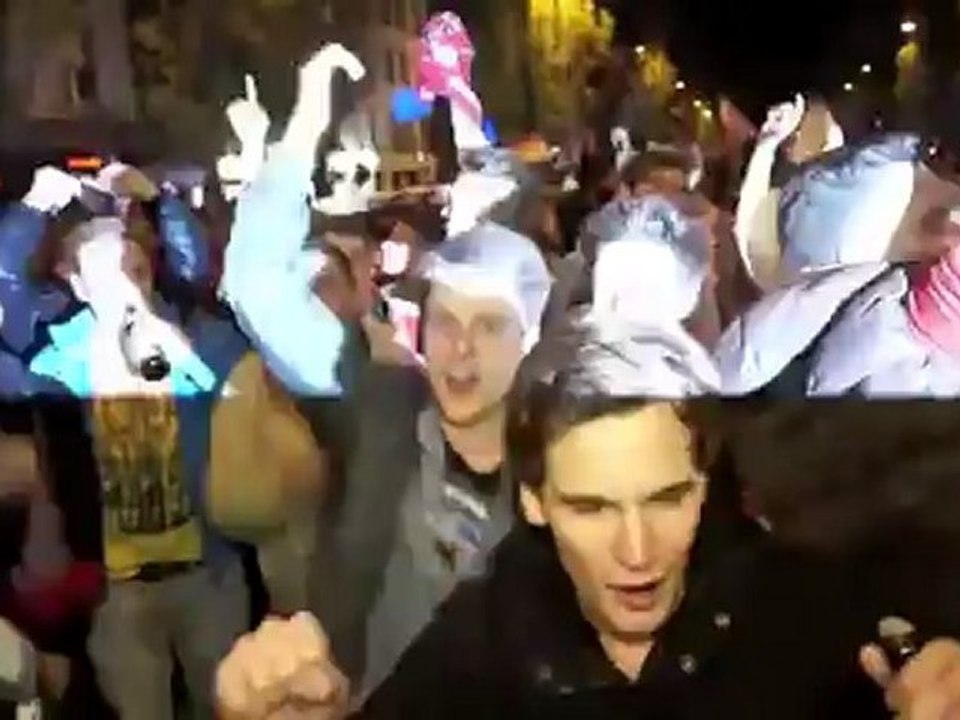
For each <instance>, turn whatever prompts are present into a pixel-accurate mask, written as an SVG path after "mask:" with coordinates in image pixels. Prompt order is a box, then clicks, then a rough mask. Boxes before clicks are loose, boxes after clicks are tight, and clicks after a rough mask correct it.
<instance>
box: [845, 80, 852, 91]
mask: <svg viewBox="0 0 960 720" xmlns="http://www.w3.org/2000/svg"><path fill="white" fill-rule="evenodd" d="M843 89H844V90H846V91H847V92H853V83H850V82H848V83H844V84H843Z"/></svg>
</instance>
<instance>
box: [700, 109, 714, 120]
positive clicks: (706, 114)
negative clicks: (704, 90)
mask: <svg viewBox="0 0 960 720" xmlns="http://www.w3.org/2000/svg"><path fill="white" fill-rule="evenodd" d="M701 113H702V114H703V119H704V120H713V110H711V109H710V108H704V109H703V110H702V111H701Z"/></svg>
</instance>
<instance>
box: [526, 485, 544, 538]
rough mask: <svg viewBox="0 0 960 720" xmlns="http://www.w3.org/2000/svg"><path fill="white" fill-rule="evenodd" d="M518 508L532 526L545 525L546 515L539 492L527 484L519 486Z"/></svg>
mask: <svg viewBox="0 0 960 720" xmlns="http://www.w3.org/2000/svg"><path fill="white" fill-rule="evenodd" d="M520 509H521V510H522V511H523V517H524V519H525V520H526V521H527V522H528V523H530V524H531V525H533V526H534V527H541V528H542V527H546V526H547V525H548V523H547V517H546V513H545V512H544V511H543V499H542V497H541V495H540V493H539V492H537V491H536V490H534V489H533V488H531V487H530V486H529V485H521V486H520Z"/></svg>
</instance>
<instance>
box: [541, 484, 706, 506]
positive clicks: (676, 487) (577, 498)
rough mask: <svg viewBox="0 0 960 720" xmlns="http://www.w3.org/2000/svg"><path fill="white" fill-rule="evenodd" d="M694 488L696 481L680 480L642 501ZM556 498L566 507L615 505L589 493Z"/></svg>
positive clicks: (558, 495)
mask: <svg viewBox="0 0 960 720" xmlns="http://www.w3.org/2000/svg"><path fill="white" fill-rule="evenodd" d="M695 486H696V480H694V479H693V478H689V479H687V480H682V481H680V482H677V483H674V484H673V485H667V486H666V487H662V488H660V489H659V490H656V491H654V492H652V493H650V494H649V495H647V496H645V497H644V498H643V501H648V500H654V499H656V498H659V497H662V496H664V495H670V494H673V493H686V492H689V491H691V490H693V488H694V487H695ZM557 497H558V498H559V499H560V502H562V503H564V504H566V505H587V504H589V505H601V506H609V505H615V504H616V501H615V500H613V499H611V498H608V497H604V496H603V495H591V494H589V493H564V492H559V493H557Z"/></svg>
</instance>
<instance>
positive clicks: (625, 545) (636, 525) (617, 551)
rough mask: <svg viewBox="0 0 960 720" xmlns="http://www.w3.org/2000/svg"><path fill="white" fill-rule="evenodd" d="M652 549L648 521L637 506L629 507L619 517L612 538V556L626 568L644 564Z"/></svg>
mask: <svg viewBox="0 0 960 720" xmlns="http://www.w3.org/2000/svg"><path fill="white" fill-rule="evenodd" d="M652 551H653V541H652V538H651V536H650V528H649V523H648V522H647V520H646V519H645V518H644V516H643V513H642V512H641V511H640V510H639V509H638V508H629V509H628V510H627V511H626V512H625V513H624V514H623V516H622V517H621V518H620V523H619V526H618V528H617V534H616V538H615V539H614V548H613V552H614V557H615V559H616V561H617V562H618V563H619V564H620V565H622V566H623V567H624V568H627V569H628V570H640V569H642V568H643V567H644V566H646V565H647V564H648V563H649V561H650V557H651V554H652Z"/></svg>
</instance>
